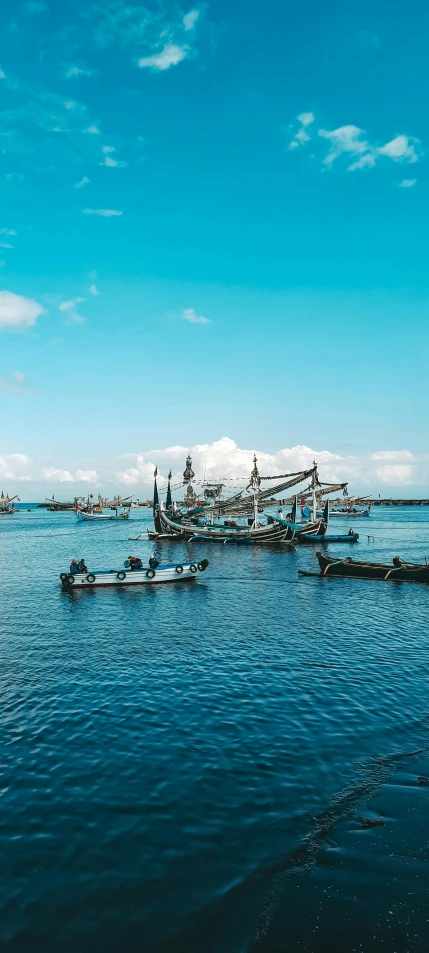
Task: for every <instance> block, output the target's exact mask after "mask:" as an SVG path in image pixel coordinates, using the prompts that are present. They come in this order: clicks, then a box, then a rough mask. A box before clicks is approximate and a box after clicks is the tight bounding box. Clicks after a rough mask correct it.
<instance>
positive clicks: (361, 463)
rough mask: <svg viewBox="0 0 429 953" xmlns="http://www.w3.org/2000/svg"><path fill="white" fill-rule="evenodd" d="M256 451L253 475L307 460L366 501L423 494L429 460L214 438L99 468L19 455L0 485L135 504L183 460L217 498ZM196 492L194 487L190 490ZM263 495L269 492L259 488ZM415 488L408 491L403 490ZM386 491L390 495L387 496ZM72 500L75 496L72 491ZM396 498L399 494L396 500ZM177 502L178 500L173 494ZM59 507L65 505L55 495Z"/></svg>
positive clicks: (242, 474) (179, 470) (301, 465)
mask: <svg viewBox="0 0 429 953" xmlns="http://www.w3.org/2000/svg"><path fill="white" fill-rule="evenodd" d="M254 450H255V451H256V456H257V458H258V467H259V471H260V473H261V475H263V476H272V477H276V476H279V475H280V474H283V473H295V472H297V471H300V470H307V469H310V468H311V466H312V464H313V460H316V461H317V464H318V467H319V474H320V479H321V480H322V481H324V482H335V483H336V482H343V481H345V480H348V481H349V493H350V495H355V494H357V493H361V494H366V493H371V492H372V493H374V494H377V495H378V494H379V493H380V494H381V496H384V495H385V496H395V487H403V488H407V492H408V493H409V495H410V496H413V495H414V496H418V495H421V496H423V495H425V494H426V487H427V484H428V481H429V456H428V455H426V456H415V457H413V455H412V453H411V451H410V450H395V451H392V450H380V451H377V453H376V454H373V455H372V456H371V455H363V456H360V457H354V456H346V457H342V456H340V455H339V454H336V453H332V452H331V451H329V450H315V449H314V448H311V447H309V446H306V445H305V444H303V445H297V446H294V447H284V448H282V449H280V450H277V451H274V452H273V453H267V452H265V451H263V450H259V449H258V447H255V448H253V447H252V448H243V447H240V446H237V444H236V442H235V441H234V440H232V439H231V438H230V437H226V436H225V437H222V438H221V439H220V440H215V441H214V442H213V443H201V444H195V445H194V446H186V445H180V444H179V445H176V446H170V447H166V448H165V449H157V450H153V449H152V450H147V451H144V452H134V453H128V454H125V455H123V456H121V457H115V456H113V455H112V456H110V457H109V458H108V459H107V460H106V459H105V460H103V461H102V462H101V461H100V460H96V459H85V460H82V459H81V460H73V459H70V458H69V459H63V460H61V462H58V460H50V461H48V462H47V461H46V459H44V460H39V461H31V460H29V458H28V457H26V456H25V455H24V454H16V455H12V456H10V457H0V485H1V479H2V478H3V477H4V478H5V479H7V480H8V481H9V479H16V480H27V482H28V481H29V480H31V481H32V484H33V489H32V490H31V492H30V494H29V496H27V499H31V498H33V499H39V500H40V499H41V498H42V497H43V496H44V492H45V489H46V490H47V489H48V485H49V487H50V493H52V489H54V492H55V486H56V485H58V490H59V492H61V484H62V483H70V484H71V483H77V482H79V481H80V482H81V483H85V482H86V483H92V484H93V485H95V484H97V485H98V486H100V487H104V488H105V492H106V495H113V492H121V487H122V490H124V489H125V488H126V487H129V488H130V490H129V492H133V489H134V492H135V493H136V495H138V496H143V495H145V496H150V495H151V490H152V486H153V472H154V469H155V466H157V467H158V471H159V477H158V486H159V488H160V489H162V488H163V489H165V487H166V483H167V480H166V477H167V474H168V472H169V470H170V468H171V470H172V472H173V483H175V484H180V483H181V481H182V474H183V470H184V468H185V460H186V456H187V454H188V453H189V452H190V454H191V457H192V461H193V462H192V466H193V470H194V472H195V480H196V481H201V480H203V479H204V477H205V478H206V479H207V480H208V481H221V480H222V481H224V482H225V485H226V486H225V493H226V494H229V493H231V492H232V491H233V488H234V486H235V485H237V486H240V487H244V486H246V484H247V482H248V480H249V475H250V472H251V470H252V466H253V453H254ZM197 486H198V483H197ZM263 486H264V488H268V487H269V484H268V483H267V484H263ZM411 486H413V487H414V488H417V487H419V489H417V492H416V490H415V489H413V490H409V487H411ZM390 488H391V489H390ZM79 492H82V490H80V491H79ZM396 495H397V496H399V495H404V493H403V491H402V490H401V491H400V492H397V493H396ZM179 496H180V492H179ZM59 498H60V499H65V498H66V496H65V494H64V493H63V495H62V496H60V497H59Z"/></svg>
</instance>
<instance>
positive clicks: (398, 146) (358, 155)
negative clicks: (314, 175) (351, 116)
mask: <svg viewBox="0 0 429 953" xmlns="http://www.w3.org/2000/svg"><path fill="white" fill-rule="evenodd" d="M314 124H315V116H314V114H313V113H312V112H307V113H300V115H299V116H297V119H296V122H295V124H294V125H292V129H293V128H295V132H294V133H293V134H292V136H291V138H290V141H289V146H288V148H289V150H292V151H293V150H296V149H298V148H299V147H300V146H305V145H307V144H308V143H309V142H310V140H311V139H312V140H313V145H314V147H315V148H316V141H315V140H317V139H319V140H320V139H322V140H324V141H325V142H326V143H327V145H328V151H327V153H326V154H325V156H324V157H323V159H322V165H323V166H325V168H332V166H333V165H334V163H336V162H337V161H338V160H340V159H342V160H345V161H346V162H348V163H349V164H348V165H347V166H346V167H347V170H348V171H349V172H355V171H356V170H358V169H365V168H366V169H371V168H373V167H374V166H375V165H376V164H377V163H378V162H379V161H380V160H382V159H390V160H391V161H392V162H398V163H415V162H418V160H419V158H420V156H421V154H422V150H421V144H420V140H419V139H416V138H415V137H412V136H405V135H398V136H395V137H394V138H393V139H390V140H389V141H388V142H386V143H384V144H382V145H379V144H377V143H376V142H374V141H371V140H369V139H368V137H367V135H366V132H365V130H364V129H361V128H360V127H359V126H355V125H352V124H350V125H344V126H338V128H336V129H316V128H315V125H314ZM351 159H352V160H353V161H350V160H351ZM404 182H412V184H414V182H415V180H411V179H406V180H405V179H404ZM405 187H406V186H405Z"/></svg>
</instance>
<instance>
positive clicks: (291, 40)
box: [0, 0, 429, 496]
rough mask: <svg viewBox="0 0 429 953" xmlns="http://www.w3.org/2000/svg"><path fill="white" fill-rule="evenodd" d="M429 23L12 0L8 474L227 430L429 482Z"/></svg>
mask: <svg viewBox="0 0 429 953" xmlns="http://www.w3.org/2000/svg"><path fill="white" fill-rule="evenodd" d="M428 28H429V9H428V8H427V6H426V5H425V4H423V3H422V2H415V0H414V2H413V0H411V2H409V3H407V4H399V5H396V6H395V8H394V9H393V8H392V6H391V4H388V3H387V2H380V0H372V2H371V3H369V2H360V3H359V4H358V3H342V2H327V3H326V4H320V3H318V2H316V0H310V2H309V3H307V4H305V5H304V4H302V3H300V2H293V0H290V2H278V0H263V2H262V0H257V2H256V0H246V2H244V0H243V2H242V0H234V2H233V3H231V2H226V0H212V2H210V3H202V4H198V3H197V4H195V5H194V6H192V5H191V4H188V5H186V4H185V5H183V4H176V3H171V2H152V3H148V4H147V5H145V6H143V5H140V4H137V3H129V2H128V3H124V2H118V0H113V2H112V0H110V2H107V3H101V2H100V3H94V4H91V3H89V2H79V0H77V2H73V3H71V2H70V3H68V2H64V0H62V2H61V3H55V4H54V3H53V2H49V0H47V2H43V0H34V2H27V3H21V4H19V3H13V4H12V3H4V4H3V5H2V7H1V10H0V68H1V78H0V203H1V206H0V230H1V234H0V245H1V247H0V260H1V261H2V265H1V267H0V289H1V291H2V292H3V294H0V409H1V415H2V418H1V419H2V424H1V436H0V482H1V481H2V480H3V482H5V483H6V484H7V485H8V486H9V487H10V488H11V489H12V488H13V481H14V479H15V477H16V478H18V476H19V475H20V472H21V471H19V472H18V470H16V469H14V466H13V461H12V462H11V460H10V455H14V454H24V455H26V456H28V457H29V458H31V461H32V464H31V465H30V464H29V467H28V471H27V470H26V473H27V476H28V477H29V479H31V481H33V482H32V483H31V487H33V483H34V493H35V495H36V496H38V495H39V496H40V491H39V490H38V486H39V485H40V486H41V485H42V483H43V479H44V478H43V477H42V476H41V474H42V471H43V468H45V469H46V467H48V468H49V467H50V468H52V469H53V470H55V469H56V468H64V467H65V468H66V469H67V470H69V471H70V472H75V471H76V468H78V469H79V468H82V467H83V469H84V470H85V472H86V471H88V467H89V468H92V469H93V468H94V467H97V466H99V462H98V463H97V461H100V460H103V461H105V467H106V469H105V471H103V472H105V473H106V474H107V473H108V472H109V473H111V477H107V476H106V477H105V479H106V480H107V479H109V478H111V479H115V477H114V474H115V472H116V471H117V470H118V469H119V470H120V471H122V469H123V467H119V466H118V467H116V464H115V463H114V460H115V459H116V458H117V457H118V456H119V455H121V454H128V453H129V454H133V453H138V452H141V453H142V452H144V451H145V450H149V449H150V448H154V447H157V448H165V447H168V446H171V445H174V444H180V445H182V446H183V447H188V446H193V445H194V444H199V443H205V442H207V443H212V442H213V441H216V440H219V438H221V437H222V436H223V435H224V434H228V435H229V436H230V437H232V438H233V439H234V440H235V441H236V442H237V444H238V445H239V446H245V447H249V448H252V447H257V448H260V449H261V450H263V451H266V452H267V454H275V453H276V452H277V451H278V450H279V449H280V448H283V447H294V446H295V445H297V444H299V445H301V444H305V445H307V446H308V447H310V448H315V449H316V450H322V449H328V450H329V451H330V452H331V453H333V454H337V455H339V456H340V457H344V458H348V459H351V458H353V460H354V461H360V462H359V463H356V464H353V465H355V466H356V470H355V473H356V480H357V482H361V481H362V480H364V479H365V480H366V481H369V482H370V484H371V488H372V489H374V490H377V492H378V490H379V482H380V477H379V475H377V473H376V471H375V470H374V469H373V468H372V469H371V467H372V465H370V464H369V463H367V461H369V460H371V459H372V457H373V455H374V454H376V453H378V452H380V451H392V452H393V451H396V452H397V451H403V450H405V449H406V450H408V451H409V453H410V457H408V458H407V460H408V462H407V464H406V465H405V464H404V459H403V457H399V458H397V460H395V458H392V460H393V464H391V465H390V471H389V476H388V479H384V478H383V482H384V486H383V488H382V489H383V490H384V491H386V492H387V490H386V486H388V487H391V488H393V487H396V489H395V491H393V489H389V493H390V492H395V493H396V492H397V488H398V486H401V487H402V490H401V492H404V493H405V492H406V493H412V492H413V491H414V490H415V489H416V488H418V487H424V486H425V483H426V478H427V462H426V461H427V453H428V447H427V437H426V433H427V428H426V426H425V424H426V419H425V418H426V413H425V411H426V407H427V389H428V385H427V369H426V365H427V346H428V283H429V279H428V273H427V263H426V248H427V230H428V224H427V223H428V220H429V219H428V208H427V207H428V181H429V180H428V171H427V147H428V142H429V130H428V129H427V126H428V119H427V108H426V99H427V42H426V40H427V35H428ZM299 117H301V118H299ZM4 293H7V294H4ZM11 295H12V296H17V297H16V298H14V297H11ZM24 299H30V300H31V301H32V302H36V305H28V303H27V301H26V300H24ZM36 312H38V313H37V316H36ZM12 322H14V323H13V324H12ZM31 322H33V323H31ZM411 455H412V456H411ZM2 460H3V464H1V461H2ZM109 460H111V464H109ZM5 461H6V463H5ZM88 461H89V462H88ZM94 461H95V462H94ZM401 461H402V462H401ZM396 463H397V465H398V467H399V469H397V470H396V471H395V465H396ZM2 466H3V469H2ZM103 466H104V464H103ZM109 466H110V470H109ZM115 467H116V470H115ZM73 468H74V470H73ZM9 474H10V476H9ZM21 475H22V474H21ZM103 479H104V478H103ZM52 480H53V482H52ZM53 485H56V484H55V478H52V479H51V482H50V483H49V485H48V484H47V485H46V488H49V487H52V486H53ZM362 485H363V484H362ZM43 486H44V484H43ZM29 489H30V485H29ZM31 492H33V489H32V490H31Z"/></svg>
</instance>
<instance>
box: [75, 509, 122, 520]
mask: <svg viewBox="0 0 429 953" xmlns="http://www.w3.org/2000/svg"><path fill="white" fill-rule="evenodd" d="M129 515H130V514H129V512H128V511H126V512H125V513H115V514H114V515H113V513H97V512H95V513H82V512H81V511H80V510H78V511H77V513H76V516H77V519H78V522H79V523H100V522H103V523H105V522H106V520H108V521H110V522H111V521H112V520H127V519H128V518H129Z"/></svg>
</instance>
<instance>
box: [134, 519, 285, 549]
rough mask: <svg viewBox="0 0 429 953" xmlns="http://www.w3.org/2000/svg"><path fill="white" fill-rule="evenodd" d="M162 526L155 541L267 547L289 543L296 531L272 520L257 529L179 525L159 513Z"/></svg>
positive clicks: (283, 523)
mask: <svg viewBox="0 0 429 953" xmlns="http://www.w3.org/2000/svg"><path fill="white" fill-rule="evenodd" d="M159 521H160V524H161V533H160V534H158V535H156V536H153V537H151V538H153V539H155V538H156V539H160V540H162V539H166V538H168V539H179V540H182V541H183V540H186V541H187V542H190V540H192V542H196V541H197V540H199V539H201V540H202V541H203V542H209V541H210V542H216V543H225V542H228V543H235V544H240V543H243V542H244V543H246V544H251V545H254V544H257V545H261V544H263V545H266V544H269V543H279V542H283V541H284V540H286V541H289V540H292V539H293V537H294V531H293V529H291V527H290V526H288V524H287V523H285V522H281V521H277V520H272V522H269V523H267V525H266V526H259V527H257V528H256V529H254V528H252V527H248V526H237V527H232V526H229V527H226V526H225V527H224V526H196V525H192V524H190V523H178V522H175V521H174V520H171V519H169V517H168V516H166V514H165V513H164V512H162V511H161V512H160V513H159Z"/></svg>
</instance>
